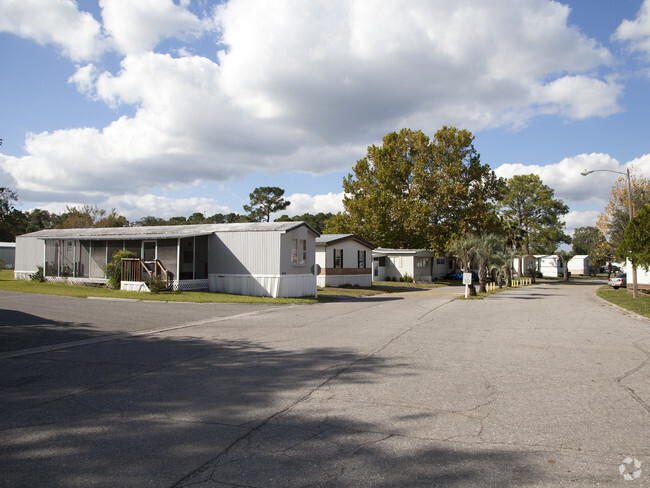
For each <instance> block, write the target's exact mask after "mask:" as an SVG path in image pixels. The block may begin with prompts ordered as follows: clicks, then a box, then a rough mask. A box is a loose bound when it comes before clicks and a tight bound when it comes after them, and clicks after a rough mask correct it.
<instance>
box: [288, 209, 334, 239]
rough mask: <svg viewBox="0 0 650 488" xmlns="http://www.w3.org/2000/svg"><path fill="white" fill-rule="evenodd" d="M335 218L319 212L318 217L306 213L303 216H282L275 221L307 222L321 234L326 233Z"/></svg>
mask: <svg viewBox="0 0 650 488" xmlns="http://www.w3.org/2000/svg"><path fill="white" fill-rule="evenodd" d="M332 217H334V214H332V213H323V212H318V213H317V214H316V215H313V214H310V213H305V214H302V215H294V216H293V217H289V216H288V215H282V216H280V217H279V218H277V219H275V221H276V222H305V223H306V224H308V225H309V226H310V227H311V228H313V229H314V230H316V231H317V232H320V233H321V234H322V233H324V232H325V229H326V228H327V225H328V223H329V221H330V220H331V219H332Z"/></svg>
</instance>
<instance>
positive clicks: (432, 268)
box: [372, 248, 453, 282]
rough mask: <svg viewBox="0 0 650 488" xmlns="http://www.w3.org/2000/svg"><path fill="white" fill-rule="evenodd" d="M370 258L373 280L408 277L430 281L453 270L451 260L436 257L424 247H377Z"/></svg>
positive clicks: (442, 276)
mask: <svg viewBox="0 0 650 488" xmlns="http://www.w3.org/2000/svg"><path fill="white" fill-rule="evenodd" d="M372 260H373V261H372V268H373V274H372V279H373V281H384V280H387V279H392V280H395V279H397V280H399V279H403V278H405V277H410V278H411V279H414V280H415V281H426V282H430V281H433V279H434V278H444V277H445V276H446V275H447V274H448V273H449V272H451V271H453V260H450V259H449V258H446V257H437V256H436V255H435V253H434V252H433V251H429V250H426V249H385V248H377V249H375V250H374V251H373V252H372Z"/></svg>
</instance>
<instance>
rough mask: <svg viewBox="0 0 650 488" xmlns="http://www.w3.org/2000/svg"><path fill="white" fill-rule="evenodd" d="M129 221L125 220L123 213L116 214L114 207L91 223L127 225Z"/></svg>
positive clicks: (109, 225)
mask: <svg viewBox="0 0 650 488" xmlns="http://www.w3.org/2000/svg"><path fill="white" fill-rule="evenodd" d="M128 226H129V221H128V220H126V217H125V216H124V215H118V214H117V212H116V211H115V209H112V210H111V212H110V213H109V214H108V215H106V216H105V217H102V218H100V219H97V220H96V221H95V223H94V224H93V227H128Z"/></svg>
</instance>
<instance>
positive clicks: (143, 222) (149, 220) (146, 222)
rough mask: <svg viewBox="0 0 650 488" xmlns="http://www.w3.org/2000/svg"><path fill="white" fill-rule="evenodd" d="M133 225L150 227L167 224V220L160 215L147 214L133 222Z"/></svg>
mask: <svg viewBox="0 0 650 488" xmlns="http://www.w3.org/2000/svg"><path fill="white" fill-rule="evenodd" d="M135 225H136V226H138V227H150V226H156V225H167V221H166V220H165V219H162V218H160V217H154V216H153V215H147V216H146V217H142V218H141V219H140V220H138V221H136V222H135Z"/></svg>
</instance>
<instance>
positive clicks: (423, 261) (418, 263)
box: [415, 258, 429, 268]
mask: <svg viewBox="0 0 650 488" xmlns="http://www.w3.org/2000/svg"><path fill="white" fill-rule="evenodd" d="M415 267H416V268H428V267H429V258H417V259H416V260H415Z"/></svg>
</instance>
